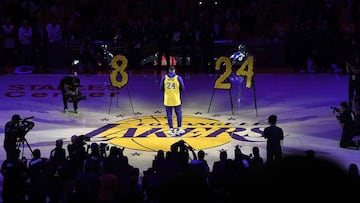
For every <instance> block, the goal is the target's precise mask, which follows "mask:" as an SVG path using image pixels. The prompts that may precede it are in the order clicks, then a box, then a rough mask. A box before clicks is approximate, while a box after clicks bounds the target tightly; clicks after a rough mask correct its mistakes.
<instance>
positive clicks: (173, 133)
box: [168, 128, 175, 137]
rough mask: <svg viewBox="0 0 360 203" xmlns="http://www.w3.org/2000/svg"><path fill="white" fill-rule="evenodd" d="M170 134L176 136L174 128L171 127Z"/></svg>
mask: <svg viewBox="0 0 360 203" xmlns="http://www.w3.org/2000/svg"><path fill="white" fill-rule="evenodd" d="M168 133H169V135H170V136H171V137H172V136H175V130H174V129H173V128H170V130H169V132H168Z"/></svg>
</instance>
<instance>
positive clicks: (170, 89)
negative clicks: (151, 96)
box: [160, 66, 185, 136]
mask: <svg viewBox="0 0 360 203" xmlns="http://www.w3.org/2000/svg"><path fill="white" fill-rule="evenodd" d="M160 89H161V91H163V92H164V105H165V109H166V117H167V120H168V123H169V127H170V130H169V135H170V136H175V135H176V136H179V135H182V134H184V133H185V130H183V129H182V128H181V124H182V112H181V92H182V91H184V90H185V85H184V80H183V79H182V77H181V76H180V75H177V74H176V73H175V67H174V66H170V67H169V72H168V73H167V74H166V75H164V76H163V77H162V78H161V81H160ZM173 109H174V110H175V114H176V119H177V129H176V131H175V129H174V125H173V119H172V112H173Z"/></svg>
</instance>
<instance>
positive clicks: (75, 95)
mask: <svg viewBox="0 0 360 203" xmlns="http://www.w3.org/2000/svg"><path fill="white" fill-rule="evenodd" d="M79 87H80V78H79V77H77V75H76V74H74V75H67V76H65V77H63V78H62V79H61V80H60V89H61V94H62V99H63V104H64V112H65V113H68V105H67V104H68V102H72V103H73V108H74V112H75V113H78V103H79V102H80V101H81V100H85V99H86V97H85V96H83V95H82V94H81V91H80V90H79Z"/></svg>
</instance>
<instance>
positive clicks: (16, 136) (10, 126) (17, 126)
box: [4, 114, 34, 159]
mask: <svg viewBox="0 0 360 203" xmlns="http://www.w3.org/2000/svg"><path fill="white" fill-rule="evenodd" d="M33 126H34V124H33V123H32V122H28V121H25V120H21V118H20V116H19V115H18V114H14V115H13V116H12V117H11V121H8V122H7V123H6V124H5V139H4V149H5V152H6V158H7V159H8V158H10V157H14V155H15V154H16V150H17V148H18V142H19V141H22V140H23V139H25V134H26V133H27V132H28V131H29V130H30V129H31V128H32V127H33Z"/></svg>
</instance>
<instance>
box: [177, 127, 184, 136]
mask: <svg viewBox="0 0 360 203" xmlns="http://www.w3.org/2000/svg"><path fill="white" fill-rule="evenodd" d="M184 133H185V130H183V129H182V128H178V129H177V131H176V135H182V134H184Z"/></svg>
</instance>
